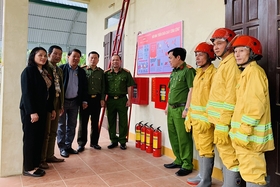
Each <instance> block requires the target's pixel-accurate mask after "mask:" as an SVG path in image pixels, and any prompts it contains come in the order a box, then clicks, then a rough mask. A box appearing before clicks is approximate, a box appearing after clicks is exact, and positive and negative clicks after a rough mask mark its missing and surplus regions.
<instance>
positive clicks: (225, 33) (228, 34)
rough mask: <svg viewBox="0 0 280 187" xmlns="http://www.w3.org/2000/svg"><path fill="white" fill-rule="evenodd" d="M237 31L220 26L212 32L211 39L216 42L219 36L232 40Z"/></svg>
mask: <svg viewBox="0 0 280 187" xmlns="http://www.w3.org/2000/svg"><path fill="white" fill-rule="evenodd" d="M235 35H236V34H235V32H233V31H232V30H230V29H227V28H219V29H217V30H215V32H214V33H213V34H212V37H211V39H210V40H211V41H212V42H214V40H215V39H217V38H223V39H225V40H227V41H228V42H230V41H231V40H232V39H233V38H234V37H235Z"/></svg>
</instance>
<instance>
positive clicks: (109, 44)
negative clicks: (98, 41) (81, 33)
mask: <svg viewBox="0 0 280 187" xmlns="http://www.w3.org/2000/svg"><path fill="white" fill-rule="evenodd" d="M116 32H117V31H113V32H109V33H108V34H106V35H105V36H104V42H103V47H104V69H105V70H106V69H107V68H108V67H109V63H110V60H111V55H112V51H113V47H114V40H115V37H116ZM123 39H124V37H122V41H121V45H120V50H119V55H120V57H121V58H122V62H124V59H123V43H124V42H123ZM121 67H123V63H122V64H121Z"/></svg>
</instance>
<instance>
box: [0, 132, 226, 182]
mask: <svg viewBox="0 0 280 187" xmlns="http://www.w3.org/2000/svg"><path fill="white" fill-rule="evenodd" d="M99 143H100V145H101V146H102V150H95V149H93V148H90V147H89V146H88V145H87V146H86V149H85V151H84V152H82V153H80V154H78V155H70V157H69V158H66V159H65V162H63V163H54V164H50V169H48V170H46V175H45V176H44V177H40V178H34V177H28V176H22V175H20V176H12V177H6V178H0V186H1V187H27V186H28V187H52V186H53V187H91V186H93V187H95V186H96V187H103V186H104V187H105V186H106V187H108V186H121V187H126V186H127V187H130V186H131V187H132V186H133V187H138V186H139V187H146V186H153V187H158V186H160V187H167V186H170V187H176V186H186V187H188V186H189V185H187V183H186V179H187V178H188V177H193V176H195V175H196V174H197V171H193V173H191V174H190V175H188V176H185V177H178V176H176V175H175V174H174V173H175V172H176V171H177V169H166V168H164V167H163V164H164V163H171V162H172V159H170V158H168V157H166V156H162V157H153V156H152V154H149V153H146V152H145V151H142V150H140V149H137V148H135V146H134V142H133V141H130V142H128V143H127V147H128V149H127V150H125V151H124V150H121V149H120V148H119V147H117V148H114V149H107V145H109V144H110V141H109V139H108V132H107V130H105V129H103V128H102V131H101V137H100V141H99ZM73 148H77V144H76V141H74V143H73ZM56 153H57V154H56V156H57V157H60V155H59V154H58V153H59V151H58V149H57V148H56ZM220 186H222V182H221V181H217V180H215V179H214V180H213V185H212V187H220Z"/></svg>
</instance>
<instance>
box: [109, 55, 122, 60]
mask: <svg viewBox="0 0 280 187" xmlns="http://www.w3.org/2000/svg"><path fill="white" fill-rule="evenodd" d="M113 56H118V57H119V58H120V60H121V59H122V57H121V56H120V55H118V54H113V55H112V57H113ZM112 57H111V58H112Z"/></svg>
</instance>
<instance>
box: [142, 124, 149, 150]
mask: <svg viewBox="0 0 280 187" xmlns="http://www.w3.org/2000/svg"><path fill="white" fill-rule="evenodd" d="M147 124H148V123H145V124H144V125H143V126H142V128H141V150H143V151H145V150H146V129H147V127H148V126H147Z"/></svg>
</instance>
